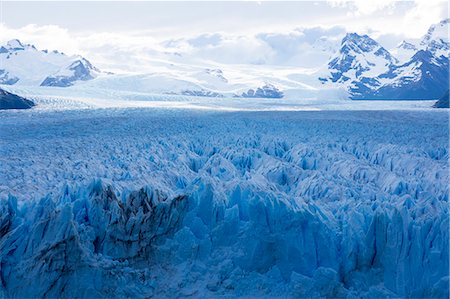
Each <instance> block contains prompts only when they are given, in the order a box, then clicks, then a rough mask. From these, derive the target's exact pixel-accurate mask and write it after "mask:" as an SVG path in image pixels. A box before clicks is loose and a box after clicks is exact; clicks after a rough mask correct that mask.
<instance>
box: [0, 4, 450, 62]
mask: <svg viewBox="0 0 450 299" xmlns="http://www.w3.org/2000/svg"><path fill="white" fill-rule="evenodd" d="M0 4H1V5H0V6H1V13H0V42H2V43H4V42H5V41H7V40H9V39H12V38H19V39H20V40H22V41H23V42H25V43H32V44H34V45H36V46H37V47H38V48H40V49H58V50H61V51H64V52H65V53H68V54H81V55H84V56H86V57H88V58H91V59H93V60H94V62H97V63H98V64H100V65H101V66H109V67H111V68H114V65H113V63H112V61H113V60H116V61H118V60H120V59H119V57H121V58H123V59H124V63H125V62H126V57H127V55H128V56H129V55H130V53H132V54H133V55H134V56H133V57H132V58H131V59H135V60H136V62H137V63H138V62H139V59H140V57H142V55H153V56H154V57H159V56H158V55H160V54H161V53H166V52H171V53H172V54H177V53H178V52H179V53H192V55H194V54H195V55H203V56H205V57H207V58H208V59H213V60H214V59H216V60H217V59H219V60H220V61H222V62H224V63H229V62H231V61H232V62H235V63H248V62H251V63H255V64H258V63H265V62H268V61H269V62H271V63H276V64H283V63H285V64H288V63H290V62H292V63H294V62H295V61H296V58H295V57H293V58H292V57H291V56H292V55H294V56H295V52H296V51H298V50H299V49H301V48H298V45H299V44H300V43H306V42H308V39H315V38H319V37H322V36H325V37H329V38H330V39H333V38H336V39H338V38H342V35H343V34H345V32H358V33H365V34H366V33H367V34H369V35H370V36H371V37H372V38H374V39H376V40H377V41H378V42H380V43H381V44H382V45H383V46H384V47H386V48H388V49H390V48H393V47H395V46H396V45H397V44H398V43H400V42H401V41H402V40H404V39H406V40H413V39H417V38H420V37H421V36H423V35H424V34H425V33H426V31H427V29H428V28H429V26H430V25H431V24H434V23H437V22H439V21H440V20H442V19H444V18H447V17H448V2H447V1H438V0H423V1H422V0H420V1H391V0H361V1H356V2H346V1H341V0H333V1H295V2H294V1H271V2H269V1H245V2H231V1H226V2H225V1H208V2H204V1H203V2H202V1H199V2H187V1H184V2H177V1H165V2H156V1H133V2H130V1H128V2H124V1H96V2H94V1H76V2H75V1H48V2H43V1H31V2H30V1H1V3H0ZM274 46H275V47H277V51H281V52H283V55H284V56H283V57H281V56H280V55H281V54H280V53H274V51H273V48H274ZM217 49H219V50H220V51H215V50H217ZM261 53H262V54H261ZM192 55H191V56H192ZM288 55H291V56H289V59H287V58H286V57H287V56H288ZM298 59H299V58H298ZM235 60H236V61H235ZM281 60H283V61H281ZM116 67H119V68H120V67H121V66H120V65H118V64H117V65H116Z"/></svg>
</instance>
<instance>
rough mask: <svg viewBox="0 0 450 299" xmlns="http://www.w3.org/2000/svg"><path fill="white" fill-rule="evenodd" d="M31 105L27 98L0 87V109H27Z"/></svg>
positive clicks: (31, 102) (32, 104)
mask: <svg viewBox="0 0 450 299" xmlns="http://www.w3.org/2000/svg"><path fill="white" fill-rule="evenodd" d="M33 106H34V103H33V101H30V100H27V99H25V98H23V97H20V96H18V95H15V94H12V93H10V92H7V91H6V90H3V89H1V88H0V110H5V109H29V108H31V107H33Z"/></svg>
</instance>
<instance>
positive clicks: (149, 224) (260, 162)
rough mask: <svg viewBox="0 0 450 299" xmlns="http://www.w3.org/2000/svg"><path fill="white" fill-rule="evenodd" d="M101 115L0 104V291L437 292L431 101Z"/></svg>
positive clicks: (435, 125) (440, 247) (443, 158)
mask: <svg viewBox="0 0 450 299" xmlns="http://www.w3.org/2000/svg"><path fill="white" fill-rule="evenodd" d="M111 111H112V110H108V112H106V111H103V110H99V111H83V112H60V113H61V114H55V113H44V112H41V113H38V114H35V115H33V118H27V117H23V115H20V116H19V115H16V114H5V115H4V116H5V117H4V122H3V123H2V124H1V128H0V129H2V130H1V131H2V132H6V131H8V135H6V134H5V135H4V136H2V138H1V139H0V140H1V141H0V142H1V147H0V153H1V155H0V156H1V158H0V167H1V168H2V169H4V170H6V172H5V173H3V174H2V176H1V177H0V182H1V189H0V191H1V194H2V198H3V199H2V201H1V203H0V210H1V211H0V212H1V213H0V259H1V263H0V274H1V276H0V278H1V293H0V294H1V295H0V296H2V297H41V296H47V297H127V296H128V297H147V296H158V297H174V296H200V297H202V296H203V297H210V296H225V297H229V296H265V297H274V296H283V297H284V296H288V297H374V298H375V297H376V298H378V297H448V283H449V280H448V275H449V273H448V269H449V259H448V257H449V248H448V247H449V246H448V240H449V236H448V234H449V230H448V227H449V221H448V185H447V183H448V165H447V159H448V131H447V128H448V115H447V114H446V112H444V113H441V112H427V111H419V112H399V111H397V112H388V111H386V112H376V111H369V112H339V111H334V112H303V113H302V112H295V113H276V112H270V113H263V112H260V113H222V114H220V113H202V114H198V115H197V114H195V113H186V112H171V113H162V112H158V111H154V110H143V111H137V110H136V111H133V110H126V111H125V110H117V111H113V112H111ZM37 121H39V125H38V126H37V125H36V122H37ZM13 149H14V150H13ZM95 177H97V179H94V178H95ZM7 193H12V194H13V195H7ZM47 193H48V194H47ZM46 194H47V195H46ZM37 197H40V198H41V199H37Z"/></svg>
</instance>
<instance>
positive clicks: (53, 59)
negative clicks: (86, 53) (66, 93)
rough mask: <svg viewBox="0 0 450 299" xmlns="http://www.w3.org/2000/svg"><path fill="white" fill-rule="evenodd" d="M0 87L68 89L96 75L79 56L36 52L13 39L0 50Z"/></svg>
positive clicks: (89, 64)
mask: <svg viewBox="0 0 450 299" xmlns="http://www.w3.org/2000/svg"><path fill="white" fill-rule="evenodd" d="M0 61H1V62H2V63H1V69H0V84H6V85H29V86H37V85H41V86H62V87H65V86H70V85H73V84H75V83H76V82H78V81H86V80H91V79H93V78H95V77H97V76H98V74H99V73H100V71H99V70H98V69H97V68H95V67H94V66H92V64H91V63H90V62H89V61H87V60H86V59H85V58H83V57H81V56H67V55H65V54H64V53H61V52H58V51H48V50H43V51H39V50H38V49H37V48H36V47H35V46H33V45H30V44H23V43H22V42H20V41H19V40H17V39H14V40H10V41H9V42H7V43H6V45H4V46H1V47H0Z"/></svg>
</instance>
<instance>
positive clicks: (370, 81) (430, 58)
mask: <svg viewBox="0 0 450 299" xmlns="http://www.w3.org/2000/svg"><path fill="white" fill-rule="evenodd" d="M449 23H450V21H449V20H444V21H442V22H440V23H439V24H436V25H433V26H431V27H430V29H429V30H428V32H427V34H426V35H425V36H424V37H423V38H422V39H421V41H420V43H419V44H418V45H415V44H413V43H411V42H406V41H404V42H402V43H401V44H400V45H399V46H398V47H397V49H396V52H397V53H401V56H402V59H400V61H399V60H398V59H396V58H394V56H393V55H392V54H391V53H389V51H387V50H386V49H385V48H383V47H382V46H380V45H379V44H378V43H377V42H376V41H374V40H373V39H371V38H370V37H368V36H367V35H363V36H361V35H358V34H356V33H351V34H347V35H346V36H345V37H344V39H343V40H342V43H341V48H340V50H339V51H338V53H337V54H336V56H335V57H334V58H333V59H332V60H331V61H330V62H329V63H328V70H329V75H328V76H326V77H321V78H319V80H320V81H322V82H323V83H324V84H329V83H330V82H332V83H337V84H341V85H342V86H344V87H345V88H346V89H347V91H348V92H349V95H350V97H351V98H352V99H367V100H370V99H387V100H393V99H402V100H416V99H437V98H439V97H440V96H441V95H442V94H443V93H444V92H445V91H446V90H447V89H448V86H449V53H450V44H449V41H448V27H449ZM405 57H406V58H407V59H405ZM404 60H406V61H404Z"/></svg>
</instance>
